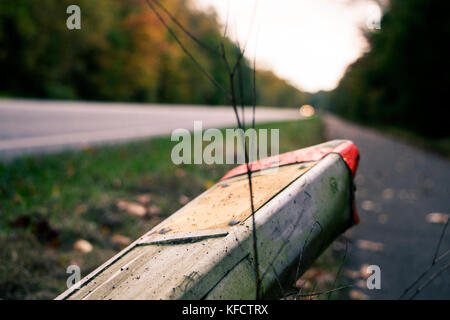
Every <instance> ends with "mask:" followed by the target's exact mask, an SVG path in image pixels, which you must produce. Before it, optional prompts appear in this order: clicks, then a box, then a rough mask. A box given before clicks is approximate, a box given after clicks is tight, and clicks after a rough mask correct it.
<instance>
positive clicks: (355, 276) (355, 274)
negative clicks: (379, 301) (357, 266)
mask: <svg viewBox="0 0 450 320" xmlns="http://www.w3.org/2000/svg"><path fill="white" fill-rule="evenodd" d="M344 274H345V276H346V277H347V278H350V279H358V278H360V277H361V272H360V271H356V270H345V273H344Z"/></svg>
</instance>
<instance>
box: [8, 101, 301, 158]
mask: <svg viewBox="0 0 450 320" xmlns="http://www.w3.org/2000/svg"><path fill="white" fill-rule="evenodd" d="M251 115H252V113H251V109H250V108H249V109H247V112H246V119H247V121H248V122H247V123H249V120H250V119H251ZM299 117H300V115H299V113H298V111H297V110H293V109H289V110H288V109H271V108H262V107H258V108H257V111H256V117H255V118H256V121H257V122H259V123H261V122H268V121H277V120H289V119H298V118H299ZM199 120H200V121H202V126H203V128H211V127H217V128H220V127H226V126H230V127H231V126H232V127H235V126H236V118H235V115H234V112H233V110H232V108H231V107H214V108H213V107H207V106H174V105H170V106H168V105H143V104H125V103H87V102H55V101H52V102H50V101H32V100H0V159H12V158H14V157H17V156H22V155H26V154H40V153H47V152H53V151H60V150H64V149H69V148H80V147H85V146H86V145H97V144H105V143H117V142H119V141H129V140H137V139H141V138H146V137H150V136H160V135H170V134H171V132H172V131H173V130H174V129H177V128H185V129H188V130H192V129H193V127H194V121H199Z"/></svg>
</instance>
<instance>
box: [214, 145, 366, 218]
mask: <svg viewBox="0 0 450 320" xmlns="http://www.w3.org/2000/svg"><path fill="white" fill-rule="evenodd" d="M337 142H338V141H330V142H329V143H325V144H321V145H317V146H313V147H309V148H304V149H299V150H296V151H291V152H287V153H283V154H280V155H279V156H273V157H269V158H265V159H261V160H258V161H255V162H252V163H249V168H250V171H251V172H255V171H259V170H262V169H268V168H272V167H276V166H277V165H278V166H283V165H288V164H294V163H300V162H309V161H319V160H321V159H322V158H323V157H325V156H326V155H328V154H330V153H338V154H339V155H341V157H342V159H343V160H344V161H345V163H346V164H347V166H348V167H349V169H350V170H351V172H352V175H353V177H355V175H356V169H357V168H358V162H359V151H358V148H356V146H355V145H354V144H353V142H351V141H348V140H344V141H342V142H341V143H339V144H337V145H336V143H337ZM246 173H247V166H246V165H245V164H242V165H240V166H237V167H236V168H234V169H232V170H230V171H228V173H227V174H225V175H224V176H223V178H222V179H220V180H221V181H222V180H225V179H229V178H232V177H235V176H239V175H242V174H246ZM352 206H353V223H354V224H357V223H358V222H359V215H358V211H357V210H356V205H355V202H354V201H353V203H352Z"/></svg>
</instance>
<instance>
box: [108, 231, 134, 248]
mask: <svg viewBox="0 0 450 320" xmlns="http://www.w3.org/2000/svg"><path fill="white" fill-rule="evenodd" d="M111 241H112V242H113V243H114V244H115V245H117V246H119V247H120V248H121V249H123V248H125V247H126V246H128V245H129V244H130V243H131V239H130V238H128V237H126V236H124V235H121V234H118V233H116V234H114V235H113V236H112V237H111Z"/></svg>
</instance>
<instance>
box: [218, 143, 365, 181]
mask: <svg viewBox="0 0 450 320" xmlns="http://www.w3.org/2000/svg"><path fill="white" fill-rule="evenodd" d="M330 153H338V154H340V155H341V157H342V158H343V159H344V161H345V162H346V163H347V165H348V167H349V168H350V170H351V171H352V173H353V176H354V175H355V174H356V168H357V167H358V159H359V151H358V149H357V148H356V146H355V145H354V144H353V143H352V142H351V141H342V142H341V143H339V144H338V145H336V144H335V142H334V141H331V142H330V143H325V144H321V145H318V146H313V147H309V148H304V149H299V150H295V151H291V152H287V153H283V154H280V155H278V156H272V157H269V158H265V159H261V160H258V161H255V162H252V163H249V165H248V166H249V168H250V171H251V172H255V171H259V170H262V169H268V168H272V167H276V166H284V165H288V164H294V163H300V162H308V161H319V160H320V159H322V158H323V157H325V156H326V155H328V154H330ZM245 173H247V166H246V165H245V164H242V165H240V166H237V167H236V168H234V169H231V170H230V171H228V172H227V174H225V176H223V178H222V179H221V180H225V179H229V178H232V177H235V176H239V175H241V174H245Z"/></svg>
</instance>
